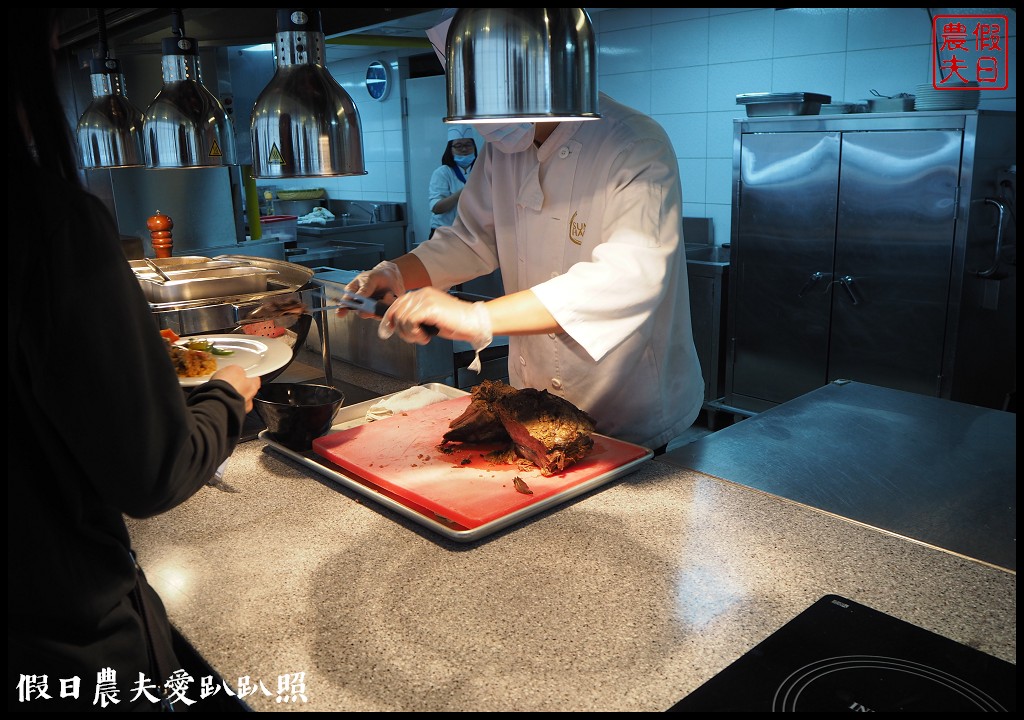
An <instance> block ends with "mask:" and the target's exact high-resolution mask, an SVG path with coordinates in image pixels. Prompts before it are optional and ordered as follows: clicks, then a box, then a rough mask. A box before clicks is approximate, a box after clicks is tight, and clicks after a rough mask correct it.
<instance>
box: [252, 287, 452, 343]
mask: <svg viewBox="0 0 1024 720" xmlns="http://www.w3.org/2000/svg"><path fill="white" fill-rule="evenodd" d="M313 299H315V300H319V301H320V302H322V303H324V304H323V305H320V306H317V307H312V308H311V307H309V306H308V305H306V303H304V302H303V301H302V300H301V299H300V298H299V296H298V295H296V294H292V295H285V296H281V297H275V298H270V299H269V300H267V301H266V302H264V303H262V304H261V305H260V306H259V307H258V308H256V309H255V310H253V311H252V312H251V313H249V315H248V317H245V318H241V319H240V320H239V321H238V323H239V324H240V325H248V324H250V323H255V322H266V321H267V320H275V321H276V320H278V319H280V318H288V317H289V316H294V315H302V314H303V313H322V312H328V311H329V310H342V309H344V310H355V311H357V312H360V313H364V314H366V315H373V316H374V317H379V318H382V317H384V313H386V312H387V311H388V307H389V306H388V305H387V304H386V303H384V302H382V301H381V300H375V299H373V298H368V297H366V296H364V295H360V294H358V293H354V292H348V291H347V290H346V291H345V292H344V294H343V295H342V297H341V298H340V299H334V300H332V301H331V304H327V299H326V298H325V297H324V296H323V295H322V294H319V293H318V294H314V295H313ZM423 330H424V332H426V333H427V334H428V335H437V333H438V328H437V327H436V326H434V325H424V326H423Z"/></svg>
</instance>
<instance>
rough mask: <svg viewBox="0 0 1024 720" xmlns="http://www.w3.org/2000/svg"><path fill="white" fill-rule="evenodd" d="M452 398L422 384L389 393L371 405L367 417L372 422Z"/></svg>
mask: <svg viewBox="0 0 1024 720" xmlns="http://www.w3.org/2000/svg"><path fill="white" fill-rule="evenodd" d="M449 399H450V398H449V397H448V396H447V395H445V394H444V393H440V392H438V391H437V390H431V389H430V388H425V387H423V386H422V385H416V386H415V387H411V388H409V389H407V390H403V391H402V392H398V393H395V394H394V395H389V396H388V397H386V398H383V399H381V400H380V402H376V403H374V404H373V405H371V406H370V409H369V410H367V411H366V419H367V420H369V421H370V422H372V421H374V420H383V419H384V418H388V417H391V416H392V415H396V414H398V413H402V412H408V411H409V410H417V409H419V408H422V407H426V406H427V405H433V404H434V403H439V402H443V401H444V400H449Z"/></svg>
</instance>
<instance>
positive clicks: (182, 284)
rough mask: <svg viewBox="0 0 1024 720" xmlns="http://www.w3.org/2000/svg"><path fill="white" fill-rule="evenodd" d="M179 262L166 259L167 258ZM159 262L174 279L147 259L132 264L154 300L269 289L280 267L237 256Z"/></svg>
mask: <svg viewBox="0 0 1024 720" xmlns="http://www.w3.org/2000/svg"><path fill="white" fill-rule="evenodd" d="M172 259H173V260H177V261H178V262H174V263H171V262H167V261H168V260H172ZM161 260H162V261H161V262H158V263H157V266H158V267H159V268H160V269H161V270H163V271H164V272H165V273H166V274H167V275H168V277H170V278H171V279H170V280H169V281H168V280H163V279H162V278H161V277H160V276H159V275H157V273H156V272H154V271H153V270H152V269H150V268H148V267H147V266H146V265H145V263H144V261H134V260H133V261H132V262H131V263H130V264H131V266H132V269H133V270H134V272H135V276H136V277H137V278H138V280H139V284H140V285H141V286H142V291H143V293H144V294H145V295H146V299H147V300H148V301H149V302H151V303H177V302H187V301H191V300H203V299H208V298H217V297H226V296H235V295H248V294H252V293H261V292H266V290H267V285H268V280H269V278H270V276H272V275H277V274H278V271H277V270H274V269H272V268H267V267H260V266H257V265H253V264H251V263H248V262H242V261H238V260H209V259H207V258H201V257H196V256H191V257H186V258H163V259H161Z"/></svg>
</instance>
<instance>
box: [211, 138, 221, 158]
mask: <svg viewBox="0 0 1024 720" xmlns="http://www.w3.org/2000/svg"><path fill="white" fill-rule="evenodd" d="M223 154H224V153H222V152H221V151H220V145H218V144H217V141H216V140H214V141H213V147H212V148H210V157H220V156H221V155H223Z"/></svg>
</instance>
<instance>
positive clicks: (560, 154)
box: [558, 147, 569, 160]
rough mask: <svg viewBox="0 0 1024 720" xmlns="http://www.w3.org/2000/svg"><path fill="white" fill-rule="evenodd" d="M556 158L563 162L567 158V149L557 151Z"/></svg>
mask: <svg viewBox="0 0 1024 720" xmlns="http://www.w3.org/2000/svg"><path fill="white" fill-rule="evenodd" d="M558 157H560V158H562V159H563V160H565V159H566V158H567V157H569V148H567V147H563V148H560V149H559V151H558Z"/></svg>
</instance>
